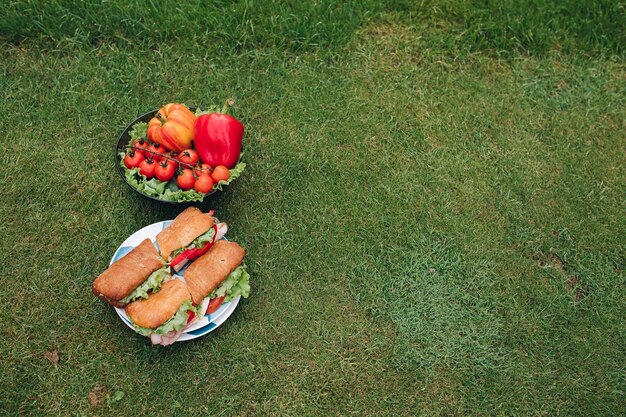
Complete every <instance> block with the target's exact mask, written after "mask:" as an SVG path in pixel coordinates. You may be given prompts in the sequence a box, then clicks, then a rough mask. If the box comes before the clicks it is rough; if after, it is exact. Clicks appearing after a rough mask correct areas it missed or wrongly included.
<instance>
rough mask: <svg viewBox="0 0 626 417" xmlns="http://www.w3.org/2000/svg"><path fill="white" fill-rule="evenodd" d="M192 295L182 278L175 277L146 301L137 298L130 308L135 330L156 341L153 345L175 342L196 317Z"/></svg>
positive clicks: (130, 316) (165, 344)
mask: <svg viewBox="0 0 626 417" xmlns="http://www.w3.org/2000/svg"><path fill="white" fill-rule="evenodd" d="M195 312H196V309H195V308H194V306H193V305H192V301H191V294H189V291H188V290H187V286H186V285H185V283H184V282H182V281H181V280H179V279H172V280H170V281H168V282H166V283H165V284H163V286H162V287H161V289H160V290H159V291H158V292H155V293H152V294H150V296H149V297H148V298H146V299H145V300H139V301H135V302H133V303H131V304H129V305H128V306H127V307H126V315H128V317H129V318H130V320H131V322H132V324H133V326H134V327H135V330H136V331H137V332H138V333H139V334H142V335H144V336H147V337H149V338H150V340H151V341H152V344H155V345H156V344H160V345H163V346H167V345H171V344H172V343H174V342H175V341H176V340H177V339H178V338H179V337H180V335H181V334H182V332H183V329H184V328H185V327H186V326H187V324H188V323H189V322H190V321H191V320H192V319H193V318H194V317H195Z"/></svg>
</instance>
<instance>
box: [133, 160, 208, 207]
mask: <svg viewBox="0 0 626 417" xmlns="http://www.w3.org/2000/svg"><path fill="white" fill-rule="evenodd" d="M122 164H123V162H122ZM124 177H125V178H126V181H128V184H130V186H131V187H132V188H134V189H136V190H137V191H139V192H141V193H143V194H145V195H147V196H150V197H154V198H158V199H159V200H163V201H172V202H178V203H183V202H193V201H202V200H203V199H204V194H201V193H199V192H197V191H196V190H194V189H191V190H181V189H180V188H179V187H178V186H177V185H176V181H170V182H163V181H159V180H158V179H156V178H152V179H151V180H146V179H145V178H144V177H142V176H141V175H140V174H139V168H133V169H126V168H124Z"/></svg>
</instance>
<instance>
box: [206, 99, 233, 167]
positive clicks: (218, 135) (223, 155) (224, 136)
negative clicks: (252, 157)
mask: <svg viewBox="0 0 626 417" xmlns="http://www.w3.org/2000/svg"><path fill="white" fill-rule="evenodd" d="M233 104H234V101H233V100H232V99H229V100H227V101H226V104H224V108H222V112H221V113H211V114H203V115H202V116H199V117H197V118H196V124H195V127H194V144H195V147H196V150H197V151H198V156H199V157H200V160H201V161H202V162H203V163H205V164H209V165H211V166H212V167H216V166H218V165H224V166H225V167H227V168H232V167H234V166H235V164H236V163H237V161H238V160H239V155H240V154H241V140H242V139H243V130H244V129H243V124H242V123H241V122H240V121H239V120H237V119H235V118H234V117H233V116H231V115H229V114H226V113H227V112H228V108H229V107H230V106H232V105H233Z"/></svg>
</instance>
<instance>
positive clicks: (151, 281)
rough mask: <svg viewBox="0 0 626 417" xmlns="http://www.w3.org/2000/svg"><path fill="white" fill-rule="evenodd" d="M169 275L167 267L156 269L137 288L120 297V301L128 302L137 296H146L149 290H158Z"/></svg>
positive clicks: (137, 297)
mask: <svg viewBox="0 0 626 417" xmlns="http://www.w3.org/2000/svg"><path fill="white" fill-rule="evenodd" d="M168 276H169V272H168V270H167V268H165V267H163V268H161V269H157V270H156V271H154V272H153V273H152V274H150V276H149V277H148V278H147V279H146V280H145V281H144V282H143V283H142V284H141V285H140V286H138V287H137V288H135V289H134V290H133V292H131V293H130V294H128V295H127V296H126V297H124V298H122V299H121V300H120V301H121V302H122V303H130V302H131V301H134V300H137V299H139V298H148V292H149V291H151V290H158V289H159V288H161V284H163V280H164V279H165V278H166V277H168Z"/></svg>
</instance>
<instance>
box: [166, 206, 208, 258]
mask: <svg viewBox="0 0 626 417" xmlns="http://www.w3.org/2000/svg"><path fill="white" fill-rule="evenodd" d="M214 223H215V220H214V219H213V216H212V215H210V214H208V213H203V212H202V211H200V209H198V208H196V207H189V208H187V209H185V210H184V211H183V212H182V213H180V214H179V215H178V216H176V218H175V219H174V221H173V222H172V223H171V224H170V225H169V226H168V227H167V228H166V229H164V230H162V231H161V232H160V233H159V234H158V235H157V237H156V241H157V244H158V245H159V251H160V252H161V256H162V257H163V258H165V259H169V257H170V255H171V253H172V252H173V251H175V250H176V249H179V248H182V247H184V246H187V245H188V244H190V243H191V242H193V241H194V239H195V238H197V237H198V236H200V235H201V234H203V233H204V232H206V231H207V230H209V228H211V227H212V226H213V224H214Z"/></svg>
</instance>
